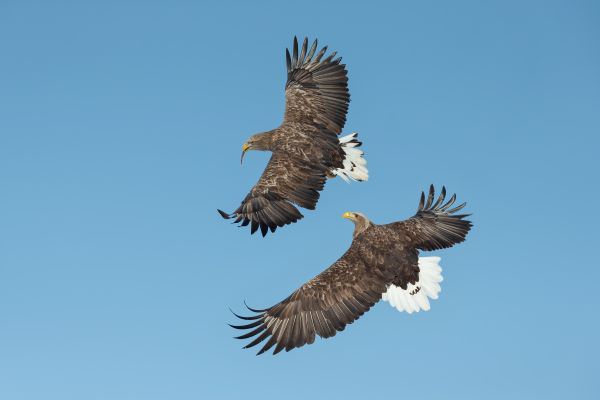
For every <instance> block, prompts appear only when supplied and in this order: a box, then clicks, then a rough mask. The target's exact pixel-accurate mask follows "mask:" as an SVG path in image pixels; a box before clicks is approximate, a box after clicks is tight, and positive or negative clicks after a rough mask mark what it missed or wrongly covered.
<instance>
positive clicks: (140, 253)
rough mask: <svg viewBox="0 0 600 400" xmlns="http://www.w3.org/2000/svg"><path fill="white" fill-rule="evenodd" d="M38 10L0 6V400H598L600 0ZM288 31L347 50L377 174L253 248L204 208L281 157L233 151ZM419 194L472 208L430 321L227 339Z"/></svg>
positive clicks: (379, 311)
mask: <svg viewBox="0 0 600 400" xmlns="http://www.w3.org/2000/svg"><path fill="white" fill-rule="evenodd" d="M52 3H53V4H52V5H50V4H49V3H47V2H39V3H35V2H27V1H8V0H6V1H3V2H2V3H1V4H0V60H1V61H0V398H2V399H10V400H20V399H44V400H50V399H57V400H58V399H60V400H68V399H73V400H75V399H76V400H81V399H90V400H93V399H109V400H120V399H144V400H152V399H173V398H176V399H208V398H219V399H240V398H245V399H254V398H256V399H271V398H276V399H280V398H285V399H307V398H347V399H352V398H363V399H364V398H376V397H388V398H405V399H414V398H424V399H481V398H486V399H506V398H515V399H533V398H543V399H563V398H578V399H597V398H599V397H600V383H599V381H598V376H597V374H598V370H599V362H598V360H599V356H600V349H599V345H598V338H599V337H600V321H599V317H598V315H599V313H598V307H599V306H600V302H599V300H598V295H597V293H596V291H597V290H596V288H597V285H598V280H599V279H600V268H599V267H600V265H599V262H598V255H597V254H596V251H597V250H598V247H599V245H600V243H599V240H598V239H599V234H598V227H599V226H600V225H599V224H600V219H599V217H598V210H597V208H598V206H597V202H598V200H599V199H600V190H599V188H598V173H599V171H600V168H599V167H600V166H599V162H598V146H599V144H600V143H599V141H598V134H599V133H600V46H599V42H600V6H599V4H598V2H593V1H587V2H586V1H562V2H556V1H538V2H531V1H530V2H522V1H513V2H506V1H502V2H496V3H495V4H487V5H483V4H481V3H482V2H478V1H467V2H464V1H463V2H451V4H450V2H403V3H401V4H392V3H391V2H390V3H379V4H374V3H372V4H370V5H359V3H358V2H356V3H353V4H352V3H351V2H337V3H331V4H329V5H324V4H321V2H313V1H302V2H294V3H289V4H287V5H282V4H280V2H263V3H260V5H250V4H242V3H235V2H223V3H222V4H221V5H218V6H216V5H208V4H200V3H199V2H182V1H174V2H166V1H165V2H150V3H151V4H148V2H142V1H139V2H135V1H124V2H116V1H115V2H88V4H85V5H84V4H80V2H74V1H73V2H52ZM417 3H418V4H417ZM295 34H296V35H299V36H304V35H308V36H310V37H311V38H313V37H315V36H317V37H318V38H319V40H320V43H322V44H329V45H330V46H331V48H333V49H335V50H337V51H338V52H339V54H341V55H342V56H343V58H344V61H345V62H346V63H347V64H348V68H349V71H350V89H351V94H352V103H351V106H350V113H349V117H348V122H347V125H346V129H345V130H346V131H347V132H351V131H353V130H356V131H358V132H359V133H360V135H361V138H362V139H363V140H364V142H365V146H364V148H365V150H366V156H367V159H368V161H369V169H370V171H371V180H370V181H369V182H368V183H363V184H351V185H348V184H346V183H344V182H343V181H341V180H335V181H331V182H329V183H328V184H327V188H326V190H325V192H324V194H323V195H322V198H321V201H320V202H319V205H318V209H317V211H316V212H306V213H305V215H306V218H305V219H304V220H303V221H302V222H301V223H299V224H296V225H295V226H293V227H286V228H285V229H282V230H280V231H278V232H277V233H276V234H275V235H272V236H270V237H268V238H267V239H262V238H261V237H259V236H256V235H255V236H250V234H249V232H248V230H247V229H237V228H235V227H234V226H232V225H230V224H229V223H227V222H225V221H223V220H222V219H221V218H220V217H219V216H218V215H217V213H216V211H215V209H216V208H217V207H219V208H223V209H225V210H227V211H231V210H233V209H234V208H235V207H236V206H237V205H238V204H239V202H240V201H241V199H242V198H243V196H245V195H246V193H247V191H248V189H249V188H250V187H251V186H252V185H253V184H254V182H255V180H256V179H257V177H258V176H259V174H260V172H261V171H262V169H263V167H264V165H265V164H266V161H267V160H268V154H266V153H257V152H253V153H250V154H249V155H248V157H247V159H246V162H245V164H244V166H243V168H242V167H240V165H239V156H240V146H241V145H242V143H243V142H244V140H245V139H246V138H247V137H248V136H249V135H250V134H253V133H256V132H259V131H263V130H268V129H271V128H274V127H276V126H277V125H278V124H279V122H280V120H281V117H282V114H283V107H284V98H283V86H284V82H285V58H284V49H285V47H286V46H289V45H291V43H292V38H293V36H294V35H295ZM430 183H434V184H436V185H439V186H441V185H442V184H444V185H446V186H447V188H448V189H449V191H451V192H457V193H458V195H459V199H460V200H465V201H467V202H468V210H469V211H471V212H473V213H474V216H473V221H474V223H475V228H474V229H473V231H472V232H471V234H470V236H469V238H468V240H467V242H466V243H464V244H462V245H460V246H457V247H455V248H453V249H450V250H445V251H443V252H439V253H438V254H440V255H441V256H442V266H443V268H444V275H445V281H444V283H443V290H442V294H441V298H440V299H439V300H437V301H435V302H434V303H433V305H432V309H431V311H430V312H427V313H420V314H418V315H407V314H400V313H398V312H396V311H395V310H393V309H392V308H391V307H389V305H388V304H378V305H377V306H376V307H375V308H374V309H372V311H371V312H369V313H368V314H365V315H364V316H363V317H362V318H361V319H360V320H359V321H357V323H355V324H353V325H350V326H349V327H348V328H347V329H346V330H345V331H344V332H343V333H341V334H339V335H338V336H336V337H335V338H334V339H330V340H326V341H325V340H320V341H318V342H317V343H315V344H314V345H312V346H309V347H304V348H302V349H301V350H296V351H293V352H290V353H283V354H280V355H278V356H276V357H273V356H271V355H265V356H262V357H255V356H254V351H249V350H241V349H240V347H241V346H242V343H241V342H239V341H236V340H233V339H232V336H233V335H234V334H235V333H236V332H233V330H232V329H231V328H229V327H228V326H227V325H226V323H228V322H230V323H233V322H234V318H233V317H232V315H231V314H230V313H229V310H228V307H232V308H233V309H234V310H236V311H242V310H243V300H244V299H245V300H246V301H248V303H249V304H250V305H251V306H254V307H259V308H260V307H266V306H269V305H272V304H274V303H276V302H278V301H280V300H281V299H283V298H285V297H286V296H287V295H288V294H289V293H290V292H291V291H292V290H294V289H295V288H296V287H298V286H299V285H300V284H301V283H303V282H304V281H306V280H307V279H309V278H311V277H312V276H314V275H315V274H317V273H318V272H320V271H321V270H322V269H324V268H325V267H327V266H329V265H330V264H331V263H332V262H333V261H335V260H336V259H337V258H338V257H339V256H340V255H341V254H342V253H343V252H344V251H345V249H346V248H347V247H348V245H349V244H350V241H351V234H352V229H353V227H352V224H351V223H350V222H348V221H345V220H343V219H341V218H340V215H341V213H342V212H344V211H348V210H356V211H363V212H365V213H366V214H367V215H369V217H370V218H371V219H372V220H374V221H375V222H381V223H384V222H390V221H394V220H399V219H403V218H406V217H409V216H410V215H412V214H413V213H414V211H415V209H416V206H417V203H418V196H419V193H420V191H421V190H422V189H425V188H426V187H427V186H428V185H429V184H430Z"/></svg>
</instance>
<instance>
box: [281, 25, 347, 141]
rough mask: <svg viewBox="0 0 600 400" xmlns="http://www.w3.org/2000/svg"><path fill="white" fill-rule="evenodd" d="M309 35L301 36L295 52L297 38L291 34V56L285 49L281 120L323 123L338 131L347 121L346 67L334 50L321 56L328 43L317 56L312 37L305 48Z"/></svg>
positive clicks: (331, 129) (328, 128) (333, 131)
mask: <svg viewBox="0 0 600 400" xmlns="http://www.w3.org/2000/svg"><path fill="white" fill-rule="evenodd" d="M307 45H308V38H305V39H304V42H303V44H302V51H301V52H300V54H298V39H297V38H296V37H294V44H293V48H292V53H293V55H292V57H291V59H290V52H289V50H288V49H286V65H287V75H288V78H287V83H286V85H285V88H286V90H285V97H286V100H285V104H286V105H285V115H284V122H283V124H284V125H285V124H290V123H300V124H309V125H316V126H319V127H323V128H324V129H325V130H327V131H329V132H332V133H333V134H336V135H337V134H340V133H341V132H342V128H343V127H344V125H345V123H346V114H347V113H348V105H349V103H350V92H349V91H348V71H347V70H346V66H345V65H344V64H342V63H341V61H342V59H341V57H339V58H337V59H334V57H335V56H336V54H337V52H335V51H334V52H332V53H330V54H329V55H328V56H327V57H325V58H324V59H322V58H323V56H324V55H325V53H326V52H327V46H325V47H323V48H322V49H321V50H320V51H319V52H318V54H317V55H316V57H315V58H314V59H313V58H312V56H313V54H314V53H315V51H316V49H317V40H315V41H314V42H313V44H312V46H311V48H310V50H309V51H308V53H307V52H306V48H307Z"/></svg>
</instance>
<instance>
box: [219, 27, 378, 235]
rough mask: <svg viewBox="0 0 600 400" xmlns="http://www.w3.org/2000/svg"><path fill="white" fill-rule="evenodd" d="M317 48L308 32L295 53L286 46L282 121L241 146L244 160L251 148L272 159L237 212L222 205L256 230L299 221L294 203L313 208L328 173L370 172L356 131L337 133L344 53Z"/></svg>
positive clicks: (342, 111)
mask: <svg viewBox="0 0 600 400" xmlns="http://www.w3.org/2000/svg"><path fill="white" fill-rule="evenodd" d="M316 50H317V40H315V41H314V42H313V44H312V46H311V47H310V49H309V48H308V39H307V38H305V39H304V42H303V44H302V48H301V49H300V51H298V40H297V39H296V38H295V37H294V47H293V50H292V55H291V56H290V52H289V50H287V49H286V62H287V82H286V84H285V114H284V117H283V122H282V124H281V125H280V126H279V128H276V129H273V130H270V131H267V132H263V133H258V134H256V135H253V136H251V137H250V138H249V139H248V140H247V141H246V143H244V144H243V146H242V158H241V161H243V159H244V154H246V152H247V151H248V150H262V151H270V152H272V156H271V159H270V160H269V163H268V165H267V167H266V168H265V170H264V172H263V173H262V176H261V177H260V179H259V180H258V182H257V183H256V185H254V187H253V188H252V189H251V190H250V193H248V195H247V196H246V197H245V198H244V200H243V201H242V204H241V205H240V206H239V207H238V208H237V209H236V210H235V211H234V212H232V213H231V214H228V213H226V212H223V211H221V210H218V211H219V213H220V214H221V216H222V217H223V218H226V219H229V218H231V219H234V222H235V223H240V226H246V225H250V231H251V233H254V232H256V231H257V230H258V228H260V229H261V233H262V235H263V236H265V235H266V234H267V232H268V231H269V230H271V232H274V231H275V230H276V229H277V228H278V227H282V226H284V225H287V224H291V223H293V222H296V221H298V220H299V219H301V218H302V217H303V215H302V214H301V213H300V211H298V209H297V208H296V207H295V205H298V206H300V207H303V208H307V209H309V210H314V209H315V206H316V204H317V201H318V200H319V191H321V190H323V187H324V185H325V181H326V180H327V178H333V177H335V176H340V177H342V178H343V179H344V180H346V181H349V180H355V181H365V180H367V179H368V177H369V175H368V171H367V167H366V160H365V159H364V158H363V152H362V151H361V150H359V149H358V147H360V145H361V144H362V143H361V142H359V141H358V139H357V133H351V134H349V135H346V136H343V137H338V135H340V134H341V133H342V128H343V127H344V124H345V122H346V113H347V112H348V104H349V103H350V93H349V92H348V76H347V71H346V66H345V64H342V63H341V61H342V58H341V57H338V58H335V55H336V52H332V53H330V54H329V55H328V56H325V53H326V51H327V46H325V47H323V48H322V49H321V50H320V51H319V52H318V53H316ZM315 53H316V55H315Z"/></svg>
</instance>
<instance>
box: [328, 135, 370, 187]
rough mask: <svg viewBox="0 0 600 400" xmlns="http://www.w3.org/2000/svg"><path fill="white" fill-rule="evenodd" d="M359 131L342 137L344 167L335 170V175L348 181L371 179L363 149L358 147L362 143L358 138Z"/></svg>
mask: <svg viewBox="0 0 600 400" xmlns="http://www.w3.org/2000/svg"><path fill="white" fill-rule="evenodd" d="M357 137H358V133H356V132H353V133H351V134H350V135H346V136H343V137H341V138H340V145H341V146H342V149H343V150H344V153H345V158H344V161H343V164H344V167H343V168H338V169H336V170H334V171H333V174H334V175H337V176H339V177H341V178H342V179H343V180H345V181H346V182H350V180H353V181H366V180H368V179H369V171H368V170H367V160H365V158H364V157H363V154H364V153H363V151H362V150H359V149H358V148H359V147H360V146H361V145H362V142H360V141H359V140H358V139H357Z"/></svg>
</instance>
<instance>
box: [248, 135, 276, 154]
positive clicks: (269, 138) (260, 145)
mask: <svg viewBox="0 0 600 400" xmlns="http://www.w3.org/2000/svg"><path fill="white" fill-rule="evenodd" d="M274 134H275V130H272V131H268V132H263V133H257V134H256V135H254V136H252V138H253V139H254V140H253V142H252V148H253V150H268V151H272V150H273V145H274V138H273V136H274Z"/></svg>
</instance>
